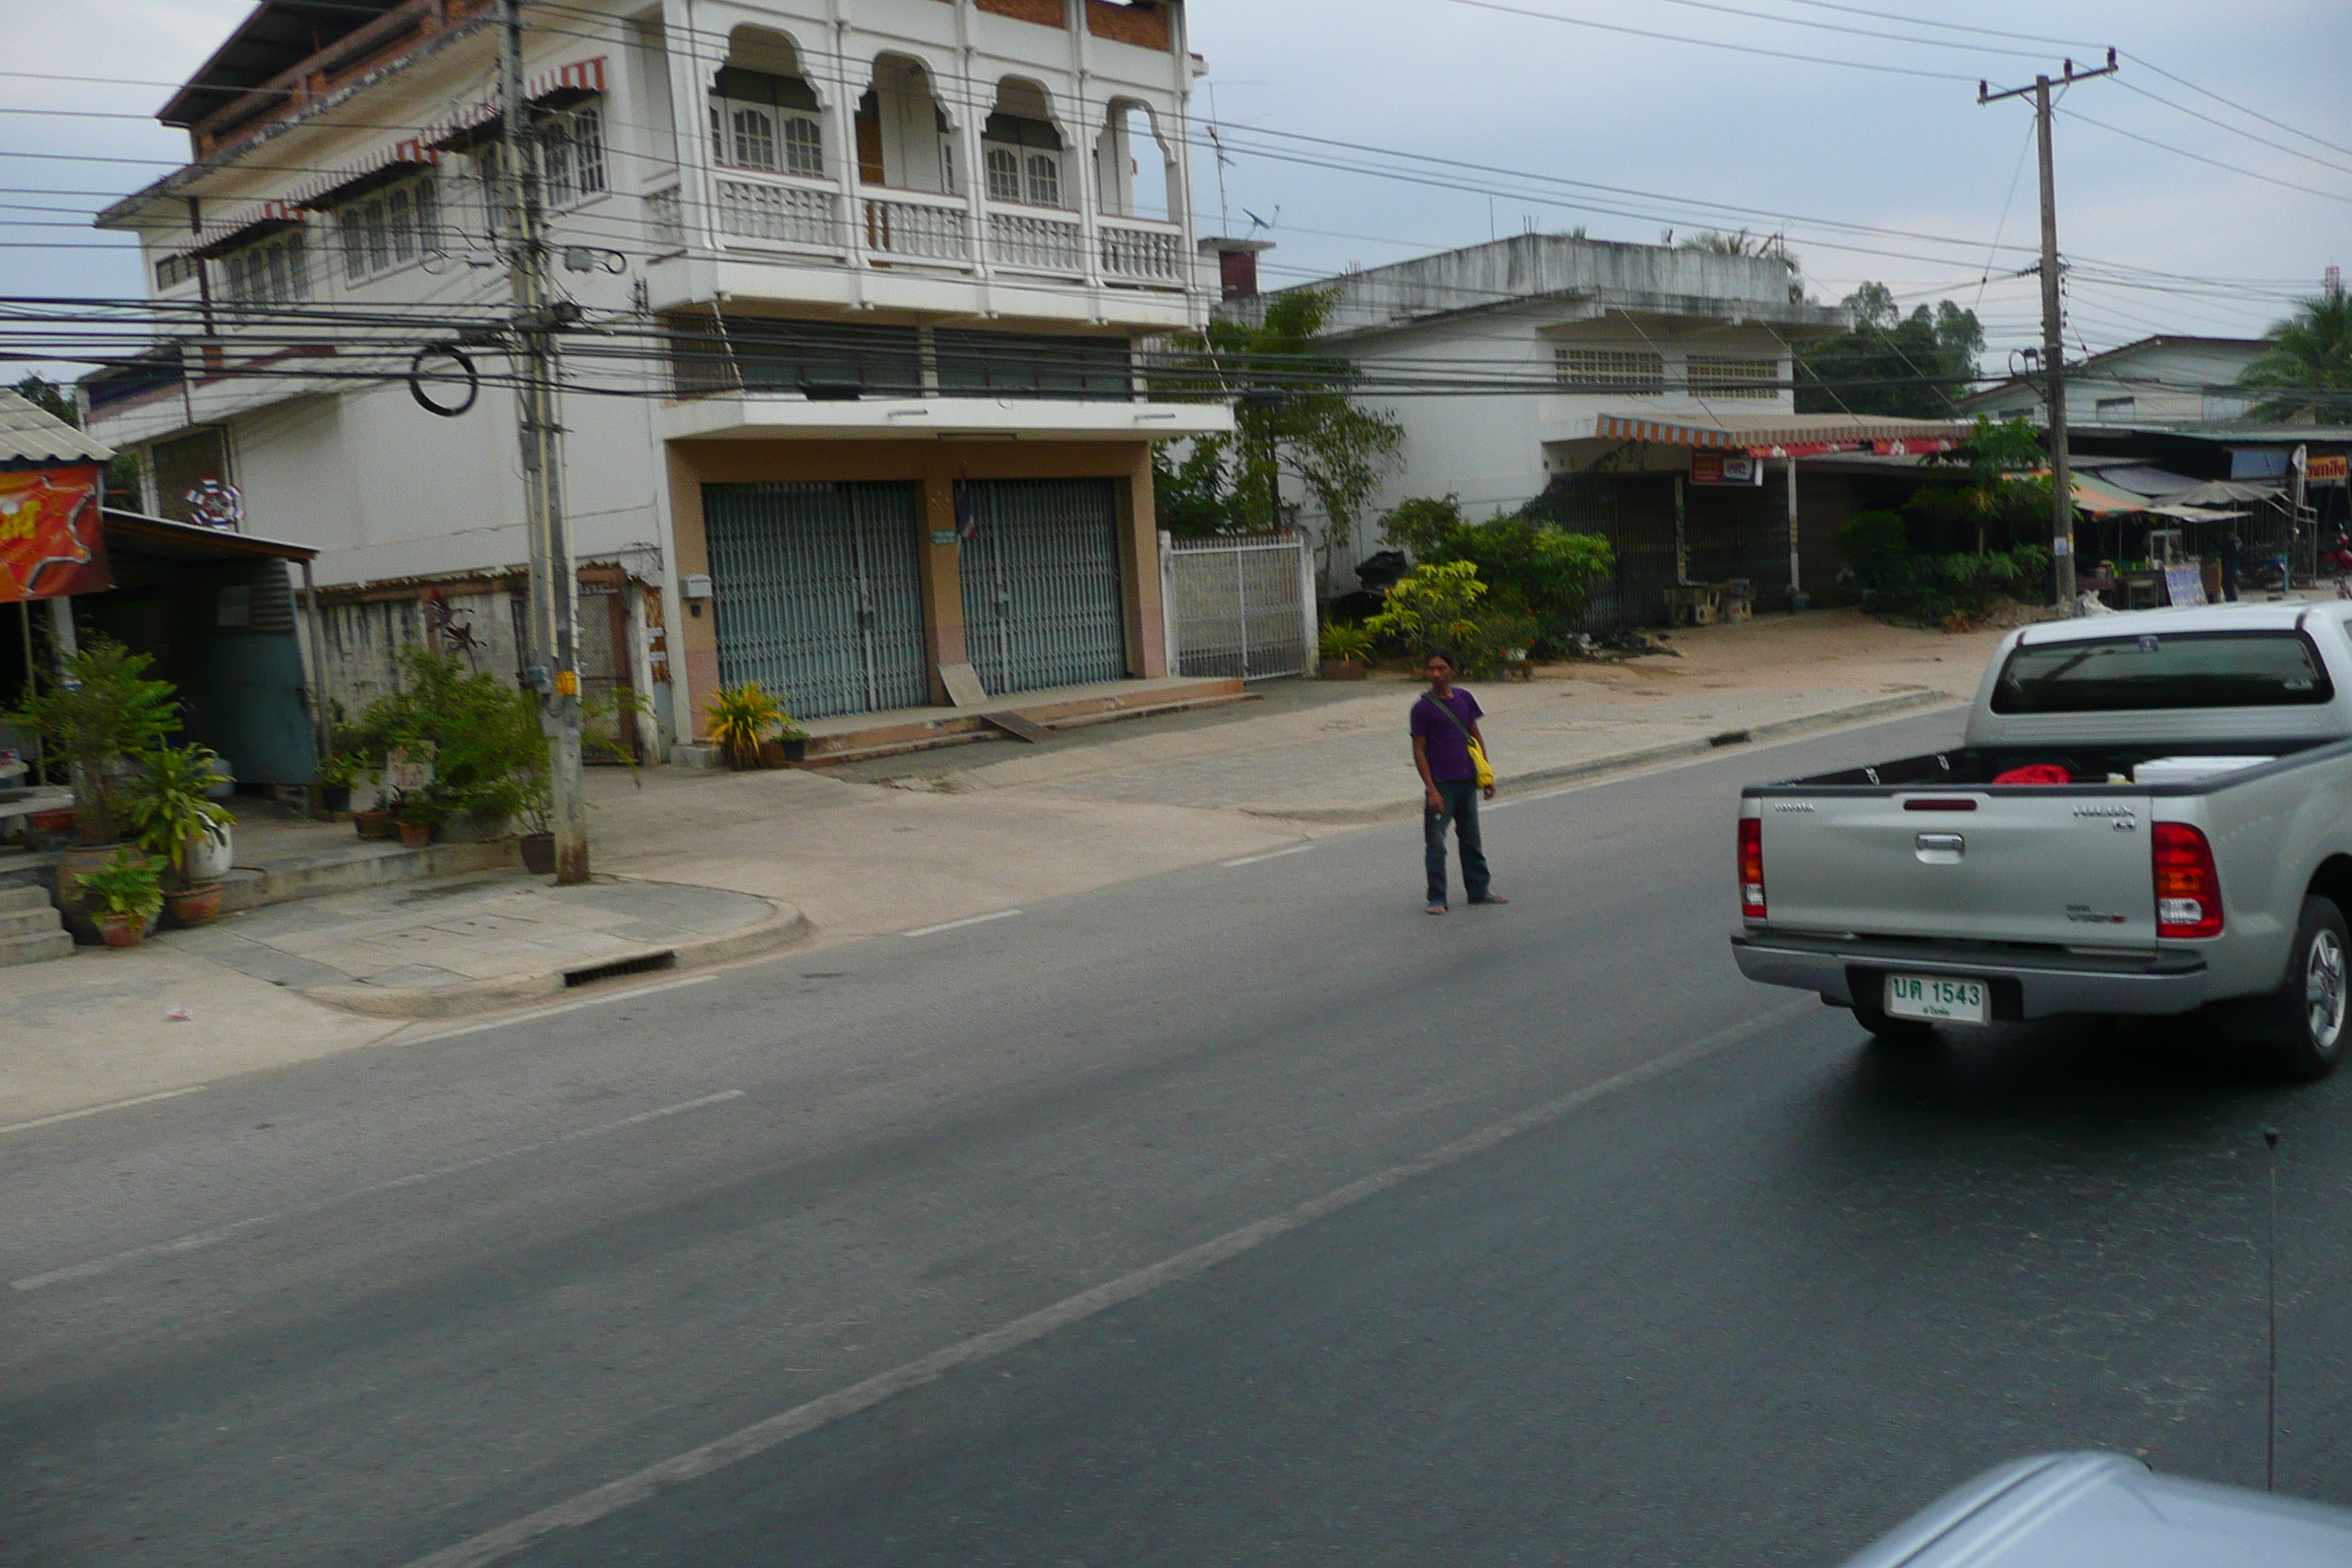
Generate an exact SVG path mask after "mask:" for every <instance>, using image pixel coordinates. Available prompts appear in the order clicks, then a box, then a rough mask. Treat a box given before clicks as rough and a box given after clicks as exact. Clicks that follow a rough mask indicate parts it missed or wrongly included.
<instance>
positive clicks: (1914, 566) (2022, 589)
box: [1837, 511, 2050, 626]
mask: <svg viewBox="0 0 2352 1568" xmlns="http://www.w3.org/2000/svg"><path fill="white" fill-rule="evenodd" d="M1837 543H1838V549H1839V550H1840V551H1841V552H1843V554H1844V556H1845V558H1846V560H1847V561H1848V562H1849V563H1852V565H1853V571H1854V574H1855V575H1856V576H1857V577H1859V578H1860V579H1861V580H1862V584H1863V586H1864V587H1865V588H1867V589H1868V590H1870V608H1871V611H1872V613H1873V614H1875V615H1879V616H1887V617H1890V618H1893V619H1896V620H1906V621H1916V622H1918V623H1920V624H1922V625H1926V626H1955V625H1964V624H1966V623H1968V622H1969V621H1972V620H1973V619H1975V618H1976V617H1977V616H1980V615H1982V614H1983V613H1984V611H1985V610H1986V608H1987V607H1988V606H1989V605H1991V604H1992V603H1993V601H1995V600H1996V599H2000V598H2004V597H2011V598H2035V599H2038V598H2040V597H2041V596H2042V594H2043V593H2044V591H2045V590H2046V589H2047V587H2048V585H2049V573H2050V552H2049V551H2048V550H2046V549H2044V548H2042V546H2040V545H2034V544H2021V545H2020V546H2018V547H2017V548H2016V549H2015V550H2009V551H1999V550H1995V551H1984V552H1969V551H1956V552H1953V553H1951V554H1949V555H1930V554H1928V553H1927V552H1925V551H1921V550H1915V549H1914V548H1912V545H1911V541H1910V533H1909V530H1908V529H1907V528H1906V525H1905V523H1904V520H1903V519H1902V517H1901V516H1899V515H1898V514H1896V513H1895V512H1891V511H1858V512H1855V513H1854V514H1853V518H1852V519H1851V520H1850V521H1848V522H1847V523H1846V525H1845V526H1844V527H1843V528H1841V529H1840V530H1838V534H1837Z"/></svg>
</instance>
